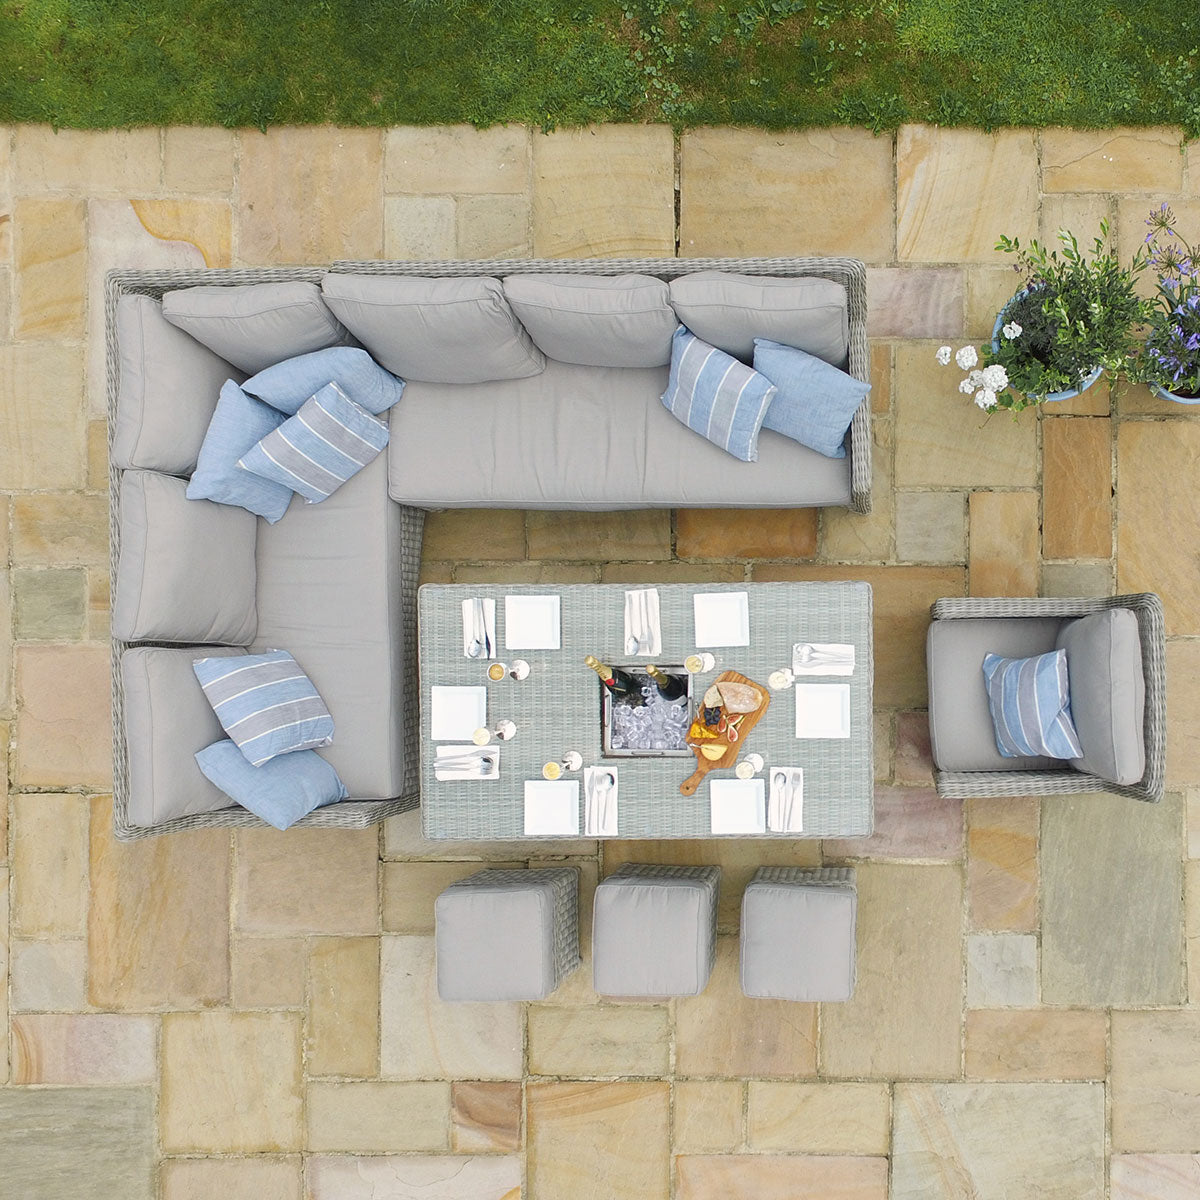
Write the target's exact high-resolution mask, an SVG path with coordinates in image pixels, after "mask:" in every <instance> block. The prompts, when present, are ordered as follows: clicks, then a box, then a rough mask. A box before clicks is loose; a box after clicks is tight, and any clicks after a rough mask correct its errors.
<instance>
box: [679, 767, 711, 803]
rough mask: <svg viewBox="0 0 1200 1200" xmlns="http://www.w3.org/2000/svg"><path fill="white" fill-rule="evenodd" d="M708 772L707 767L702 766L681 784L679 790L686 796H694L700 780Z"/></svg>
mask: <svg viewBox="0 0 1200 1200" xmlns="http://www.w3.org/2000/svg"><path fill="white" fill-rule="evenodd" d="M707 774H708V768H707V767H701V768H700V769H699V770H698V771H696V772H695V773H694V774H692V775H689V776H688V777H687V778H686V779H685V780H684V781H683V782H682V783H681V784H680V785H679V790H680V792H681V793H682V794H683V795H685V796H694V795H695V794H696V789H697V788H698V787H699V786H700V780H702V779H703V778H704V777H705V775H707Z"/></svg>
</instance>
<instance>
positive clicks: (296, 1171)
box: [159, 131, 303, 1200]
mask: <svg viewBox="0 0 1200 1200" xmlns="http://www.w3.org/2000/svg"><path fill="white" fill-rule="evenodd" d="M168 132H169V131H168ZM159 1177H160V1179H161V1180H162V1200H213V1198H214V1197H219V1198H220V1200H301V1193H302V1191H303V1181H302V1179H301V1165H300V1158H299V1156H298V1155H295V1156H288V1157H284V1158H266V1157H257V1158H174V1159H172V1158H168V1159H166V1160H165V1161H164V1162H163V1164H162V1168H161V1171H160V1175H159Z"/></svg>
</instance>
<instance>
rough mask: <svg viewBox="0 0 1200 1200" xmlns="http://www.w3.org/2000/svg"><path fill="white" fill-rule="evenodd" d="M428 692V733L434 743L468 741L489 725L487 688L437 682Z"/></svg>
mask: <svg viewBox="0 0 1200 1200" xmlns="http://www.w3.org/2000/svg"><path fill="white" fill-rule="evenodd" d="M429 693H430V698H429V704H430V716H429V727H430V728H429V736H430V737H431V738H432V739H433V740H434V741H435V742H464V741H465V742H469V741H470V740H471V735H472V734H473V733H474V732H475V730H477V729H482V728H483V727H484V726H486V725H487V688H484V687H439V686H438V685H437V684H434V686H433V687H431V688H430V689H429Z"/></svg>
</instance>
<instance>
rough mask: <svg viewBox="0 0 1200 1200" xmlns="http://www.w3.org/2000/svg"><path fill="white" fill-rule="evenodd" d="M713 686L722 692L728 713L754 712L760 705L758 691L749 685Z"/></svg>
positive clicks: (722, 700)
mask: <svg viewBox="0 0 1200 1200" xmlns="http://www.w3.org/2000/svg"><path fill="white" fill-rule="evenodd" d="M713 686H714V687H715V688H716V689H717V691H718V692H720V694H721V702H722V703H723V704H724V706H725V711H726V712H730V713H748V712H753V711H754V710H755V709H756V708H757V707H758V705H759V702H760V697H759V694H758V689H757V688H752V687H751V686H750V685H749V684H748V683H716V684H714V685H713Z"/></svg>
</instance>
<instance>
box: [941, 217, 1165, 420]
mask: <svg viewBox="0 0 1200 1200" xmlns="http://www.w3.org/2000/svg"><path fill="white" fill-rule="evenodd" d="M1058 240H1059V242H1060V244H1061V250H1047V249H1046V247H1044V246H1042V245H1041V244H1040V243H1039V242H1038V241H1036V240H1032V241H1030V243H1029V245H1028V246H1027V247H1026V246H1022V245H1021V242H1020V240H1019V239H1017V238H1009V237H1001V238H1000V241H999V242H998V243H997V244H996V249H997V250H1003V251H1004V252H1005V253H1006V254H1015V255H1016V264H1015V266H1016V270H1017V271H1019V272H1021V274H1022V275H1024V276H1025V282H1024V285H1023V286H1022V287H1021V288H1020V290H1019V291H1018V292H1017V293H1016V294H1015V295H1014V296H1013V297H1012V299H1011V300H1009V301H1008V303H1007V304H1005V306H1004V307H1003V308H1002V309H1001V310H1000V312H999V314H998V315H997V317H996V324H995V327H994V329H993V331H992V340H991V344H990V345H988V346H983V347H981V348H980V351H979V352H978V353H977V352H976V351H975V349H974V347H972V346H964V347H963V349H962V350H960V351H959V352H958V354H957V355H956V356H955V361H956V362H957V363H958V365H959V367H961V368H962V369H963V370H965V371H968V372H969V373H968V375H967V377H966V378H965V379H964V380H963V381H962V382H961V383H960V384H959V389H960V390H961V391H962V392H964V393H966V394H967V395H971V396H973V397H974V399H975V403H976V404H978V405H979V407H980V408H984V409H989V410H990V409H993V408H1007V409H1010V410H1012V411H1013V412H1020V411H1021V410H1022V409H1025V408H1028V407H1030V406H1031V405H1034V404H1041V403H1043V402H1046V401H1054V400H1065V399H1067V398H1068V397H1070V396H1077V395H1078V394H1079V393H1080V392H1082V391H1084V390H1085V389H1087V388H1089V387H1091V386H1092V384H1094V383H1095V382H1096V380H1097V379H1099V378H1100V374H1101V372H1102V371H1105V370H1107V371H1109V372H1111V373H1112V374H1114V375H1115V374H1117V373H1119V372H1121V371H1125V370H1127V369H1128V368H1129V366H1130V364H1131V362H1132V361H1133V356H1134V353H1135V351H1136V348H1137V341H1136V339H1135V336H1134V329H1135V327H1136V326H1138V325H1139V324H1141V323H1143V322H1144V321H1146V320H1147V319H1148V317H1149V303H1148V301H1146V300H1143V299H1142V298H1141V297H1139V296H1138V295H1137V293H1136V291H1135V290H1134V287H1135V283H1136V281H1137V277H1138V275H1139V273H1140V272H1141V270H1142V268H1143V266H1144V262H1145V260H1144V257H1143V255H1142V253H1141V252H1140V251H1139V252H1138V254H1136V255H1135V256H1134V258H1133V261H1132V262H1131V263H1130V264H1129V265H1128V266H1122V265H1121V262H1120V260H1119V259H1118V257H1117V254H1116V252H1115V251H1114V250H1112V249H1111V248H1107V249H1106V246H1105V243H1106V242H1107V240H1108V223H1107V222H1106V221H1101V222H1100V236H1099V237H1097V238H1096V239H1095V241H1094V243H1093V249H1092V253H1091V254H1090V255H1088V254H1085V253H1084V252H1082V251H1081V250H1080V249H1079V243H1078V242H1077V241H1076V239H1075V237H1074V235H1073V234H1071V233H1069V232H1068V231H1066V230H1061V231H1060V232H1059V234H1058ZM950 354H951V351H950V347H949V346H943V347H942V348H941V349H940V350H939V351H938V361H939V362H941V363H943V364H947V363H949V361H950ZM981 355H982V358H981V357H980V356H981ZM980 362H982V366H979V365H977V364H979V363H980Z"/></svg>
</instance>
